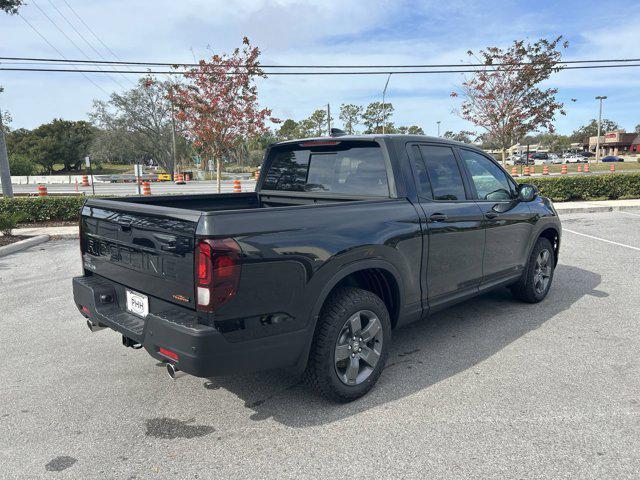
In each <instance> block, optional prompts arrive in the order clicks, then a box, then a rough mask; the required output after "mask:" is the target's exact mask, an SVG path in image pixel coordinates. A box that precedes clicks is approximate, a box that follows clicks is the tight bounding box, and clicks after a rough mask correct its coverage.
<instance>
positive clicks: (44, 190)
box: [38, 185, 48, 197]
mask: <svg viewBox="0 0 640 480" xmlns="http://www.w3.org/2000/svg"><path fill="white" fill-rule="evenodd" d="M47 195H48V193H47V186H46V185H38V196H39V197H46V196H47Z"/></svg>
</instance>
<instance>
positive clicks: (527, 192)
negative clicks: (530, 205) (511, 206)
mask: <svg viewBox="0 0 640 480" xmlns="http://www.w3.org/2000/svg"><path fill="white" fill-rule="evenodd" d="M537 196H538V187H536V186H535V185H531V184H529V183H523V184H522V185H520V187H519V188H518V200H519V201H520V202H532V201H534V200H535V199H536V197H537Z"/></svg>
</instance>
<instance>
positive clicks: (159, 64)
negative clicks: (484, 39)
mask: <svg viewBox="0 0 640 480" xmlns="http://www.w3.org/2000/svg"><path fill="white" fill-rule="evenodd" d="M63 1H64V0H63ZM65 3H66V2H65ZM114 56H115V55H114ZM116 58H118V57H116ZM0 60H13V61H32V62H57V63H66V62H71V63H80V64H87V63H89V64H109V65H138V66H152V67H173V66H179V67H198V66H199V64H198V63H182V62H137V61H131V62H129V61H122V60H118V61H113V60H103V61H101V60H77V59H76V60H66V59H65V60H61V59H58V58H31V57H0ZM623 62H640V58H619V59H611V58H607V59H596V60H593V59H589V60H586V59H585V60H561V61H558V62H556V65H560V64H562V65H564V64H589V63H623ZM538 64H539V63H537V62H515V63H495V64H492V65H487V64H484V63H468V64H461V63H432V64H396V65H266V64H264V65H260V68H331V69H359V68H466V67H485V68H486V67H502V66H505V67H507V66H508V67H512V66H527V65H538ZM216 65H220V66H224V65H227V63H226V62H221V63H218V64H216ZM239 66H240V67H246V65H239ZM385 73H386V72H385Z"/></svg>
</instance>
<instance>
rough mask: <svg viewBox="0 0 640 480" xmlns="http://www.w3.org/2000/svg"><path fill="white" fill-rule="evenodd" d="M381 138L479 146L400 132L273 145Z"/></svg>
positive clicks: (310, 138) (301, 140) (306, 139)
mask: <svg viewBox="0 0 640 480" xmlns="http://www.w3.org/2000/svg"><path fill="white" fill-rule="evenodd" d="M379 139H389V140H400V141H407V142H437V143H446V144H450V145H459V146H460V145H464V146H466V147H475V148H479V147H478V146H477V145H473V144H470V143H463V142H457V141H455V140H449V139H447V138H442V137H430V136H428V135H407V134H400V133H385V134H380V133H377V134H373V133H372V134H363V135H339V136H335V137H329V136H324V137H309V138H298V139H295V140H285V141H283V142H277V143H274V144H273V145H274V146H275V145H287V144H292V143H300V142H344V141H354V140H356V141H357V140H360V141H362V140H371V141H373V140H379Z"/></svg>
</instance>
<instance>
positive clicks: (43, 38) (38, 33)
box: [18, 12, 109, 95]
mask: <svg viewBox="0 0 640 480" xmlns="http://www.w3.org/2000/svg"><path fill="white" fill-rule="evenodd" d="M18 16H19V17H20V18H21V19H22V20H23V21H24V22H25V23H26V24H27V25H29V27H31V29H32V30H33V31H34V32H36V34H37V35H38V36H39V37H40V38H42V40H44V41H45V43H46V44H47V45H49V46H50V47H51V48H53V49H54V50H55V51H56V52H57V53H58V55H60V56H61V57H62V58H64V59H65V60H66V58H65V56H64V54H63V53H62V52H61V51H60V50H58V49H57V48H56V47H55V45H53V44H52V43H51V42H50V41H49V40H47V38H46V37H45V36H44V35H42V34H41V33H40V31H39V30H38V29H37V28H36V27H34V26H33V25H32V24H31V22H29V20H27V19H26V18H24V16H23V15H22V14H21V13H20V12H18ZM72 71H77V72H79V73H81V74H82V76H83V77H84V78H86V79H87V80H89V82H91V83H92V84H93V85H94V86H95V87H97V88H98V89H100V90H102V91H103V92H104V93H105V95H109V92H107V91H106V90H105V89H104V88H102V87H101V86H100V85H98V84H97V83H96V82H94V81H93V80H92V79H91V78H90V77H89V76H88V75H85V73H84V72H82V71H81V70H80V69H79V68H77V67H75V70H72Z"/></svg>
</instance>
